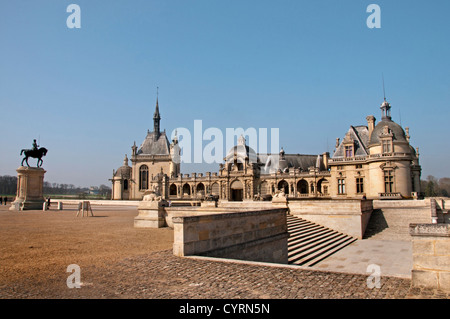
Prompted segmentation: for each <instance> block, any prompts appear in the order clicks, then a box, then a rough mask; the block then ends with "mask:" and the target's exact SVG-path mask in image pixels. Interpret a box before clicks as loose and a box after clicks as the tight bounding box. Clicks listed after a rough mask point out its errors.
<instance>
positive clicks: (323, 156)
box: [322, 152, 330, 171]
mask: <svg viewBox="0 0 450 319" xmlns="http://www.w3.org/2000/svg"><path fill="white" fill-rule="evenodd" d="M322 158H323V166H324V167H325V170H326V171H328V159H329V158H330V153H328V152H325V153H323V154H322Z"/></svg>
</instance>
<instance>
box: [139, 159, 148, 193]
mask: <svg viewBox="0 0 450 319" xmlns="http://www.w3.org/2000/svg"><path fill="white" fill-rule="evenodd" d="M139 189H140V190H146V189H148V166H147V165H142V166H141V167H140V168H139Z"/></svg>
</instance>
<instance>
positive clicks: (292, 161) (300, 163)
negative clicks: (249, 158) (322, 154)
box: [258, 154, 317, 171]
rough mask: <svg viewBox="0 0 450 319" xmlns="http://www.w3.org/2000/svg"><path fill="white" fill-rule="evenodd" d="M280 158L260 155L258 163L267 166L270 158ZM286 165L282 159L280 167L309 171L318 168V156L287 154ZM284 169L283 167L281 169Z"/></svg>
mask: <svg viewBox="0 0 450 319" xmlns="http://www.w3.org/2000/svg"><path fill="white" fill-rule="evenodd" d="M271 155H273V156H278V155H279V154H258V163H260V164H262V165H265V164H266V162H267V160H268V158H269V156H271ZM284 159H285V161H286V163H285V165H282V160H281V158H280V166H285V167H284V168H300V169H302V170H305V171H306V170H308V169H309V168H310V167H315V166H316V161H317V155H304V154H285V155H284ZM280 168H282V169H283V167H280Z"/></svg>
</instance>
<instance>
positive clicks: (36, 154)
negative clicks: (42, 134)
mask: <svg viewBox="0 0 450 319" xmlns="http://www.w3.org/2000/svg"><path fill="white" fill-rule="evenodd" d="M22 154H25V157H24V158H23V160H22V164H21V165H22V166H23V162H24V161H25V162H26V163H27V166H28V167H30V164H28V158H29V157H32V158H37V159H38V160H37V167H41V166H42V164H43V162H44V161H43V160H42V157H43V156H45V155H47V149H46V148H45V147H41V148H39V145H37V143H36V140H33V146H32V149H23V150H22V151H21V152H20V155H22Z"/></svg>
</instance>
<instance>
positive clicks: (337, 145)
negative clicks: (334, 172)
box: [334, 137, 340, 149]
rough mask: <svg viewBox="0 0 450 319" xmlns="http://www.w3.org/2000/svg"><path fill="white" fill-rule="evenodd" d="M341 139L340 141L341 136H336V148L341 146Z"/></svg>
mask: <svg viewBox="0 0 450 319" xmlns="http://www.w3.org/2000/svg"><path fill="white" fill-rule="evenodd" d="M339 141H340V138H339V137H338V138H336V146H335V147H334V148H335V149H337V148H338V147H339Z"/></svg>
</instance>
